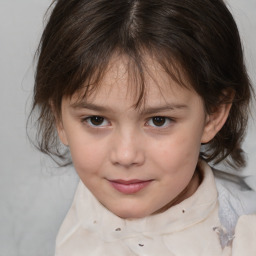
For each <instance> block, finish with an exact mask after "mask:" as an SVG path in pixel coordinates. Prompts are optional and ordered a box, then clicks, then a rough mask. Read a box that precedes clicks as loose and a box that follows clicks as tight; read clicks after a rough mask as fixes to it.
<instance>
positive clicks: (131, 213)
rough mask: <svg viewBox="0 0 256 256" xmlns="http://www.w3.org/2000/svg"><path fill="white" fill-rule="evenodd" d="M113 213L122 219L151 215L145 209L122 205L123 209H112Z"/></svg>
mask: <svg viewBox="0 0 256 256" xmlns="http://www.w3.org/2000/svg"><path fill="white" fill-rule="evenodd" d="M111 211H112V212H113V213H114V214H115V215H117V216H118V217H120V218H122V219H140V218H144V217H146V216H148V215H151V213H150V212H148V211H147V210H146V209H140V208H138V207H136V206H130V207H124V208H123V209H120V207H119V208H118V209H112V210H111Z"/></svg>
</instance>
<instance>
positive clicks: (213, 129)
mask: <svg viewBox="0 0 256 256" xmlns="http://www.w3.org/2000/svg"><path fill="white" fill-rule="evenodd" d="M231 106H232V104H231V103H227V104H221V105H220V106H219V107H218V109H217V110H216V111H215V112H214V113H212V114H209V115H207V116H206V123H205V127H204V132H203V135H202V138H201V143H208V142H209V141H211V140H212V139H213V138H214V137H215V135H216V134H217V133H218V132H219V131H220V130H221V128H222V127H223V125H224V124H225V122H226V120H227V118H228V115H229V112H230V109H231Z"/></svg>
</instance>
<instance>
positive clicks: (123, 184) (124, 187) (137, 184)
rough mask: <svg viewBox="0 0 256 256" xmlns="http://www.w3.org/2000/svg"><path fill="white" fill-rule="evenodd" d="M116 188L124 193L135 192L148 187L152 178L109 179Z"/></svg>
mask: <svg viewBox="0 0 256 256" xmlns="http://www.w3.org/2000/svg"><path fill="white" fill-rule="evenodd" d="M109 182H110V184H111V185H112V186H113V188H114V189H116V190H117V191H119V192H121V193H123V194H135V193H137V192H139V191H141V190H142V189H144V188H145V187H147V186H148V185H149V184H150V183H151V182H152V180H135V179H134V180H109Z"/></svg>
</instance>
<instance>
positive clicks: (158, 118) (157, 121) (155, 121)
mask: <svg viewBox="0 0 256 256" xmlns="http://www.w3.org/2000/svg"><path fill="white" fill-rule="evenodd" d="M152 122H153V124H154V125H155V126H163V125H164V124H165V122H166V118H165V117H163V116H155V117H153V118H152Z"/></svg>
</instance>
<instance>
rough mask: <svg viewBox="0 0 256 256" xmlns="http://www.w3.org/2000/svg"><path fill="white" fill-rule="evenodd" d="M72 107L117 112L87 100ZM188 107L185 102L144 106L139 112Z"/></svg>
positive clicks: (147, 113)
mask: <svg viewBox="0 0 256 256" xmlns="http://www.w3.org/2000/svg"><path fill="white" fill-rule="evenodd" d="M71 107H72V108H75V109H79V108H80V109H90V110H94V111H99V112H105V113H106V112H115V110H114V109H113V108H109V107H104V106H100V105H97V104H93V103H88V102H85V101H81V102H76V103H73V104H71ZM187 108H188V106H187V105H185V104H165V105H162V106H156V107H147V108H142V110H141V111H139V113H140V114H141V115H150V114H154V113H159V112H164V111H168V110H177V109H187Z"/></svg>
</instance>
